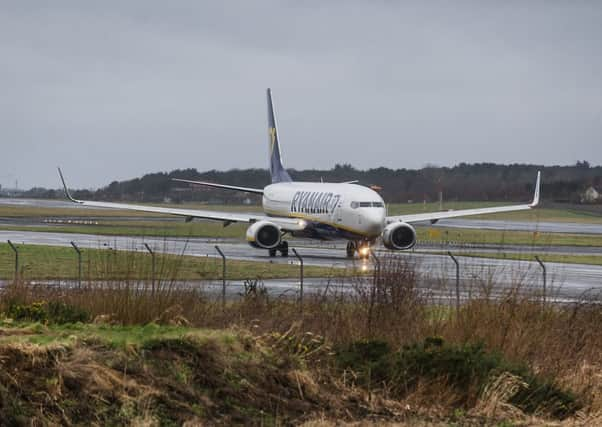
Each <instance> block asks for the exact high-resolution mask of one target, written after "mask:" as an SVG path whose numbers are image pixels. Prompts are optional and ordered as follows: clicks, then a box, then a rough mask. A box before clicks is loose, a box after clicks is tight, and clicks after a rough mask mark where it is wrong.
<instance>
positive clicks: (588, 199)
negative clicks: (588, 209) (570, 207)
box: [581, 187, 600, 203]
mask: <svg viewBox="0 0 602 427" xmlns="http://www.w3.org/2000/svg"><path fill="white" fill-rule="evenodd" d="M599 200H600V193H598V192H597V191H596V189H595V188H594V187H588V189H587V190H585V191H584V192H583V194H581V203H596V202H597V201H599Z"/></svg>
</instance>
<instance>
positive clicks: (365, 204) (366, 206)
mask: <svg viewBox="0 0 602 427" xmlns="http://www.w3.org/2000/svg"><path fill="white" fill-rule="evenodd" d="M370 206H372V202H360V208H369V207H370Z"/></svg>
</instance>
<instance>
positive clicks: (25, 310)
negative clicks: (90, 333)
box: [6, 301, 90, 324]
mask: <svg viewBox="0 0 602 427" xmlns="http://www.w3.org/2000/svg"><path fill="white" fill-rule="evenodd" d="M6 314H7V316H8V317H10V318H12V319H14V320H19V321H32V322H41V323H56V324H64V323H76V322H87V321H89V320H90V314H89V313H88V312H86V311H85V310H82V309H81V308H79V307H75V306H72V305H69V304H65V303H64V302H60V301H50V302H46V301H37V302H33V303H31V304H19V303H17V302H10V303H9V304H8V308H7V310H6Z"/></svg>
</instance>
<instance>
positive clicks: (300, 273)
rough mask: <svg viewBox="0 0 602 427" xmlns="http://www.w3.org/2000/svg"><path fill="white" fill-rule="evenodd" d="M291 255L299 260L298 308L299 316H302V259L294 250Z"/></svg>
mask: <svg viewBox="0 0 602 427" xmlns="http://www.w3.org/2000/svg"><path fill="white" fill-rule="evenodd" d="M293 253H294V254H295V256H296V257H297V259H298V260H299V306H300V310H301V314H303V258H301V255H299V253H298V252H297V250H296V249H295V248H293Z"/></svg>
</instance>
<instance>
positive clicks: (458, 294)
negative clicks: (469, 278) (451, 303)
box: [447, 251, 460, 315]
mask: <svg viewBox="0 0 602 427" xmlns="http://www.w3.org/2000/svg"><path fill="white" fill-rule="evenodd" d="M447 255H449V256H450V257H451V259H452V260H453V261H454V263H455V264H456V315H459V314H460V263H459V262H458V260H457V259H456V257H455V256H453V255H452V253H451V252H450V251H447Z"/></svg>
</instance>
